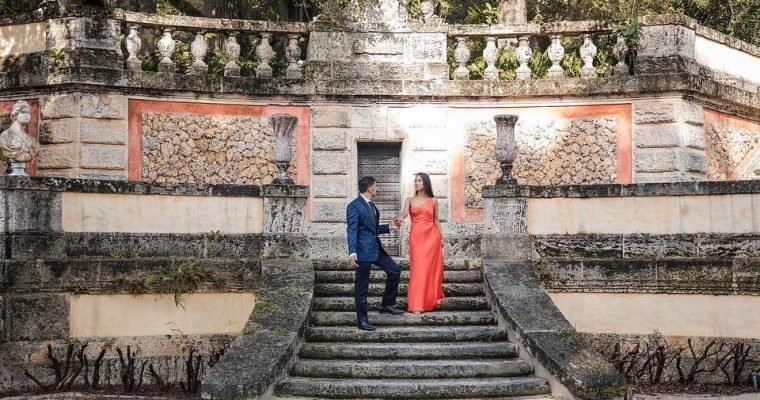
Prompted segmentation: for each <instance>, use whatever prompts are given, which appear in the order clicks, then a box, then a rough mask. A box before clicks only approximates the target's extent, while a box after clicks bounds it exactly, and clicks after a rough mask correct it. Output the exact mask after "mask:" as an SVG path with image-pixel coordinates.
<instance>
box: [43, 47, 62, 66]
mask: <svg viewBox="0 0 760 400" xmlns="http://www.w3.org/2000/svg"><path fill="white" fill-rule="evenodd" d="M47 55H48V57H49V58H50V61H51V62H52V64H53V65H55V66H56V67H58V68H60V67H63V66H64V64H65V61H66V54H65V53H64V52H63V50H61V49H50V50H48V54H47Z"/></svg>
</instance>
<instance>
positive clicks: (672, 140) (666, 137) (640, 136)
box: [634, 124, 681, 148]
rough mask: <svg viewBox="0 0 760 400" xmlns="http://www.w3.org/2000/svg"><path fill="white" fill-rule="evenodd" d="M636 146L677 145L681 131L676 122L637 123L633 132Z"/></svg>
mask: <svg viewBox="0 0 760 400" xmlns="http://www.w3.org/2000/svg"><path fill="white" fill-rule="evenodd" d="M634 143H636V147H639V148H648V147H678V146H680V145H681V132H680V129H679V126H678V125H677V124H658V125H639V126H637V127H636V131H635V133H634Z"/></svg>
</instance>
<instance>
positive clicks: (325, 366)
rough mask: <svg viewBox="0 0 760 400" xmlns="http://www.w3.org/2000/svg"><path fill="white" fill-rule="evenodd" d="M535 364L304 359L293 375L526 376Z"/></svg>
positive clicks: (340, 376) (352, 377)
mask: <svg viewBox="0 0 760 400" xmlns="http://www.w3.org/2000/svg"><path fill="white" fill-rule="evenodd" d="M532 373H533V364H531V363H530V362H528V361H525V360H520V359H512V360H485V361H482V360H401V361H399V360H393V361H390V360H380V361H378V360H369V361H368V360H302V361H299V362H297V363H296V364H295V365H293V368H292V369H291V370H290V375H291V376H305V377H311V378H320V377H322V378H351V379H366V378H370V379H381V378H386V379H454V378H488V377H508V376H523V375H529V374H532Z"/></svg>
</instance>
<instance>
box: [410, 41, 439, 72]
mask: <svg viewBox="0 0 760 400" xmlns="http://www.w3.org/2000/svg"><path fill="white" fill-rule="evenodd" d="M446 42H447V38H446V34H445V33H443V32H426V33H413V34H410V35H409V38H408V40H407V45H408V46H410V47H411V49H410V54H409V55H408V60H409V61H412V60H413V61H417V62H419V61H423V62H424V61H428V62H439V63H445V62H446V52H447V49H446ZM447 73H448V71H447Z"/></svg>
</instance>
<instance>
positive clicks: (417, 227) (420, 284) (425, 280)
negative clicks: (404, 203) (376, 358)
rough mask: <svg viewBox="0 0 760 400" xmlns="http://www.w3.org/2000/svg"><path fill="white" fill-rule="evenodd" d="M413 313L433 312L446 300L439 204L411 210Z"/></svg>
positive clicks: (429, 203) (410, 294) (410, 295)
mask: <svg viewBox="0 0 760 400" xmlns="http://www.w3.org/2000/svg"><path fill="white" fill-rule="evenodd" d="M409 215H410V217H411V220H412V227H411V230H410V232H409V275H410V276H409V292H408V293H407V306H406V308H407V310H408V311H409V312H424V311H432V310H433V309H434V308H435V307H436V306H438V304H440V303H441V300H443V297H444V296H443V248H442V247H441V240H442V238H441V233H440V232H439V231H438V227H437V226H436V225H435V221H434V220H433V219H434V218H435V202H434V199H432V198H429V199H427V200H426V201H425V203H424V204H422V205H421V206H418V207H417V206H413V205H410V206H409Z"/></svg>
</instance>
